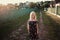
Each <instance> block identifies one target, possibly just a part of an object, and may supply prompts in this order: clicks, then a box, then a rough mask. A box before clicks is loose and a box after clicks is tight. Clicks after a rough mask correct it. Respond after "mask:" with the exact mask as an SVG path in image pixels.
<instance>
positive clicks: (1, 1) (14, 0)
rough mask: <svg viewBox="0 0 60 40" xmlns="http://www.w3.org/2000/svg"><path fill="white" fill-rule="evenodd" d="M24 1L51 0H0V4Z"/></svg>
mask: <svg viewBox="0 0 60 40" xmlns="http://www.w3.org/2000/svg"><path fill="white" fill-rule="evenodd" d="M26 1H29V2H37V1H38V2H39V1H51V0H13V1H12V0H0V4H5V5H6V4H8V3H12V4H15V3H20V2H26Z"/></svg>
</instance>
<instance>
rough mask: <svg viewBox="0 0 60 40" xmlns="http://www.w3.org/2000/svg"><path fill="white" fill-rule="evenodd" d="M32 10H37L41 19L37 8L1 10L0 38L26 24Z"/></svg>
mask: <svg viewBox="0 0 60 40" xmlns="http://www.w3.org/2000/svg"><path fill="white" fill-rule="evenodd" d="M31 11H35V12H36V13H37V18H38V19H39V17H40V16H39V12H38V9H36V8H21V9H10V10H5V11H3V12H0V38H1V39H3V38H4V37H7V36H8V35H9V34H10V33H11V32H13V31H14V30H16V29H18V28H19V27H20V26H21V25H23V24H24V23H25V25H26V23H27V20H28V19H29V13H30V12H31ZM24 28H25V27H24ZM25 31H26V30H25Z"/></svg>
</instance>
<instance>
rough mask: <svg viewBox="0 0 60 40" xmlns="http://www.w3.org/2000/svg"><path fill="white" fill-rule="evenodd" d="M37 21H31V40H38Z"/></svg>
mask: <svg viewBox="0 0 60 40" xmlns="http://www.w3.org/2000/svg"><path fill="white" fill-rule="evenodd" d="M37 23H38V22H37V21H29V35H30V38H31V39H37V37H38V35H37Z"/></svg>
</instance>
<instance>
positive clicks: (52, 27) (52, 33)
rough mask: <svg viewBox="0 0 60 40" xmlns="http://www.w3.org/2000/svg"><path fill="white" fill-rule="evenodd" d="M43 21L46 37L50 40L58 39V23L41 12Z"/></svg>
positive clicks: (59, 33) (59, 39)
mask: <svg viewBox="0 0 60 40" xmlns="http://www.w3.org/2000/svg"><path fill="white" fill-rule="evenodd" d="M43 21H44V22H43V23H44V24H45V26H47V29H48V34H47V38H49V39H51V40H60V24H58V23H57V22H56V21H55V20H54V19H52V18H51V17H50V16H48V15H47V14H46V13H43Z"/></svg>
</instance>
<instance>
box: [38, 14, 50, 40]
mask: <svg viewBox="0 0 60 40" xmlns="http://www.w3.org/2000/svg"><path fill="white" fill-rule="evenodd" d="M39 24H40V25H39V26H40V28H39V38H40V39H39V40H49V39H48V38H47V34H48V30H47V27H46V26H44V24H43V18H42V13H40V22H39Z"/></svg>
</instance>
